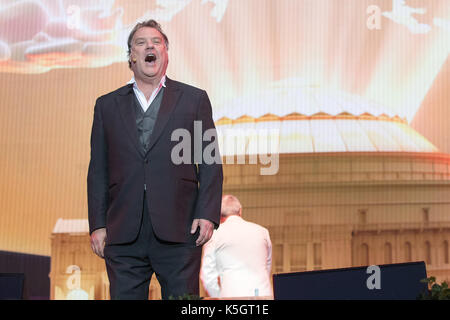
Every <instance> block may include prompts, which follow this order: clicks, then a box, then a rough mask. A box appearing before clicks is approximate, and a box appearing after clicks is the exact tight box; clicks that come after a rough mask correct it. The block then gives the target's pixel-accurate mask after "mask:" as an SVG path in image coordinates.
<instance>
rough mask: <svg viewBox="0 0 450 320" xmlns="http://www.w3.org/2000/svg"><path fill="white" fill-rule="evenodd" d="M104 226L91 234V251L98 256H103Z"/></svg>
mask: <svg viewBox="0 0 450 320" xmlns="http://www.w3.org/2000/svg"><path fill="white" fill-rule="evenodd" d="M105 240H106V228H100V229H97V230H95V231H94V232H92V234H91V248H92V251H94V253H95V254H96V255H98V256H99V257H100V258H104V255H103V249H105Z"/></svg>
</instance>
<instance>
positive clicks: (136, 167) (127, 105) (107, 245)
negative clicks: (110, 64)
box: [87, 20, 223, 299]
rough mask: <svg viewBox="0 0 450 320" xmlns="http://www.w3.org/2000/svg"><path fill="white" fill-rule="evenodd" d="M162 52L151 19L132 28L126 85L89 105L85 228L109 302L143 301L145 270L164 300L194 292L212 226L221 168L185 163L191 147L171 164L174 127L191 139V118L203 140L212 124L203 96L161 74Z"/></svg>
mask: <svg viewBox="0 0 450 320" xmlns="http://www.w3.org/2000/svg"><path fill="white" fill-rule="evenodd" d="M168 46H169V41H168V38H167V36H166V35H165V34H164V32H163V31H162V29H161V26H160V25H159V24H158V23H157V22H156V21H154V20H149V21H145V22H142V23H138V24H137V25H136V26H135V27H134V29H133V30H132V31H131V33H130V35H129V38H128V55H129V61H128V64H129V67H130V69H131V70H132V71H133V73H134V78H133V80H132V81H131V83H129V84H128V85H126V86H124V87H121V88H119V89H117V90H115V91H113V92H111V93H109V94H106V95H104V96H102V97H100V98H98V99H97V102H96V105H95V108H94V120H93V125H92V134H91V160H90V163H89V171H88V177H87V187H88V209H89V229H90V234H91V247H92V250H93V251H94V252H95V253H96V254H97V255H99V256H100V257H103V258H104V259H105V262H106V268H107V272H108V277H109V281H110V293H111V299H147V298H148V289H149V284H150V278H151V276H152V274H153V273H155V274H156V276H157V278H158V281H159V283H160V284H161V293H162V297H163V299H168V298H169V297H170V296H173V297H178V296H182V295H184V294H194V295H198V292H199V286H198V285H199V278H198V276H199V270H200V261H201V250H202V249H201V248H202V245H203V244H204V243H206V242H207V241H208V240H209V239H210V238H211V235H212V233H213V230H214V228H217V227H218V225H219V219H220V206H221V196H222V180H223V174H222V166H221V164H220V163H217V162H215V163H212V164H207V163H206V162H205V161H198V157H195V159H196V160H197V163H196V162H194V145H191V150H190V151H191V152H190V157H191V161H190V162H189V163H186V162H183V163H181V164H174V161H173V160H172V158H171V156H172V149H173V147H174V146H175V145H176V144H177V141H172V133H173V132H174V131H175V130H177V129H184V130H187V131H188V132H189V133H190V135H191V137H192V139H191V141H194V122H195V121H199V123H200V124H201V128H202V134H203V132H205V131H206V130H210V129H212V130H215V127H214V122H213V120H212V110H211V104H210V101H209V98H208V95H207V94H206V92H205V91H203V90H201V89H198V88H194V87H192V86H189V85H187V84H183V83H180V82H177V81H174V80H171V79H169V78H168V77H167V76H166V69H167V65H168V62H169V59H168V52H167V51H168ZM202 136H203V135H202ZM202 141H203V140H202ZM207 143H208V144H210V143H211V142H209V141H208V142H203V144H202V150H203V149H204V148H205V147H206V145H207ZM213 143H215V144H217V141H213ZM214 149H215V150H216V151H217V152H218V147H216V148H214ZM216 156H217V155H216ZM183 158H185V157H183ZM177 163H178V162H177ZM208 163H210V162H208Z"/></svg>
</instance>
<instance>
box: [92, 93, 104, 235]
mask: <svg viewBox="0 0 450 320" xmlns="http://www.w3.org/2000/svg"><path fill="white" fill-rule="evenodd" d="M99 101H100V100H99V99H97V102H96V104H95V108H94V120H93V123H92V132H91V160H90V162H89V169H88V176H87V197H88V215H89V234H91V233H92V232H93V231H95V230H96V229H99V228H104V227H105V226H106V210H107V208H108V180H109V179H108V167H107V145H106V141H105V133H104V128H103V119H102V113H101V109H100V102H99Z"/></svg>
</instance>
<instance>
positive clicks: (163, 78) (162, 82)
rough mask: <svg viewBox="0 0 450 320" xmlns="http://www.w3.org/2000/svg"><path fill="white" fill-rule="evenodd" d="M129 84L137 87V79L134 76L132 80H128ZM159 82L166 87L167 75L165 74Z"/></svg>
mask: <svg viewBox="0 0 450 320" xmlns="http://www.w3.org/2000/svg"><path fill="white" fill-rule="evenodd" d="M127 84H132V85H133V87H135V88H136V87H137V84H136V80H135V79H134V77H132V78H131V80H130V81H128V82H127ZM159 84H162V86H163V87H164V88H165V87H166V75H163V77H162V78H161V81H160V82H159Z"/></svg>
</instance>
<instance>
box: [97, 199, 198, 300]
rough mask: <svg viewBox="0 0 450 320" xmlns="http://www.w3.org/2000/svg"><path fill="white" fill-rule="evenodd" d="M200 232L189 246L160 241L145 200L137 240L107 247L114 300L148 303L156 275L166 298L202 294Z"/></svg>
mask: <svg viewBox="0 0 450 320" xmlns="http://www.w3.org/2000/svg"><path fill="white" fill-rule="evenodd" d="M197 237H198V230H197V232H196V233H195V234H194V235H192V238H191V241H189V243H170V242H165V241H161V240H159V239H158V238H157V237H156V236H155V234H154V232H153V228H152V224H151V219H150V215H149V212H148V208H147V205H146V201H145V197H144V210H143V213H142V219H141V227H140V230H139V234H138V237H137V239H136V240H135V241H134V242H132V243H129V244H120V245H108V246H106V247H105V250H104V255H105V262H106V269H107V272H108V278H109V283H110V294H111V299H114V300H116V299H120V300H130V299H132V300H146V299H148V294H149V285H150V279H151V277H152V275H153V273H155V274H156V277H157V279H158V281H159V283H160V285H161V295H162V298H163V299H169V298H170V297H173V298H175V299H177V298H178V297H179V296H183V295H184V294H192V295H198V294H199V271H200V262H201V254H202V251H201V250H202V249H201V247H196V246H195V240H196V239H197Z"/></svg>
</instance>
